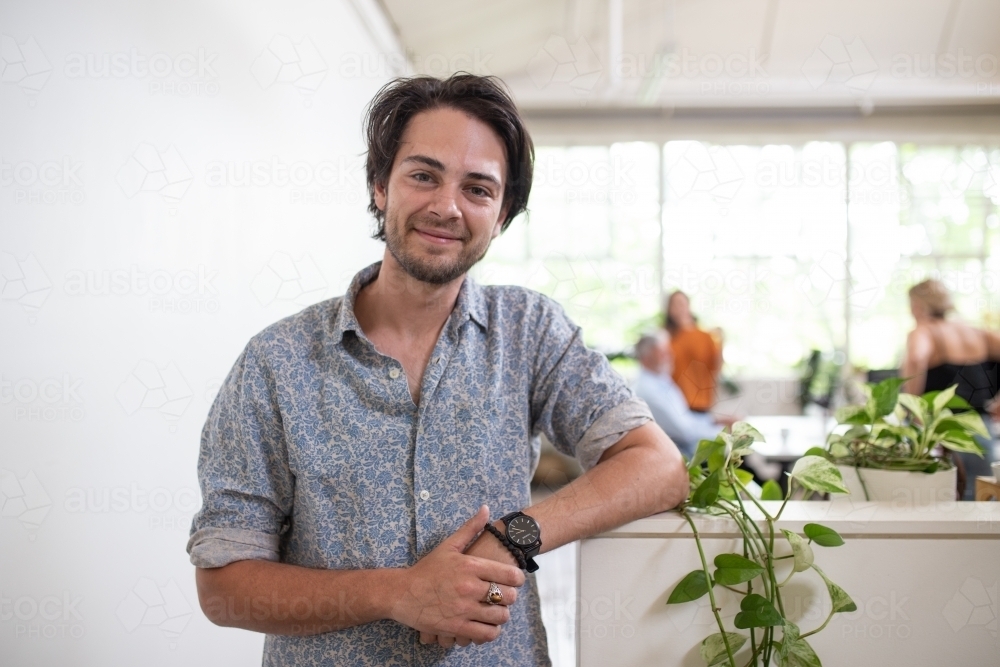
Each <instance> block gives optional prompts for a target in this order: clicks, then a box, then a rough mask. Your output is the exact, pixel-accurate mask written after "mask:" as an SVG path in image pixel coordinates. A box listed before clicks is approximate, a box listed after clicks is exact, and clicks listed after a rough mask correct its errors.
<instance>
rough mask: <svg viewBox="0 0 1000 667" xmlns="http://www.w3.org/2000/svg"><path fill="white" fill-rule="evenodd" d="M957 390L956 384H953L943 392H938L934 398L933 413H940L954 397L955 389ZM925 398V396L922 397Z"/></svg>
mask: <svg viewBox="0 0 1000 667" xmlns="http://www.w3.org/2000/svg"><path fill="white" fill-rule="evenodd" d="M957 388H958V385H957V384H953V385H951V386H950V387H948V388H947V389H945V390H943V391H939V392H938V393H937V394H936V395H935V396H934V398H933V399H932V400H933V401H934V403H933V405H934V412H941V411H942V410H944V409H945V408H946V407H947V406H948V402H949V401H950V400H951V399H953V398H954V397H955V389H957ZM924 397H925V398H926V394H925V395H924Z"/></svg>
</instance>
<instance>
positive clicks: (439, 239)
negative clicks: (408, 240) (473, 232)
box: [413, 229, 461, 245]
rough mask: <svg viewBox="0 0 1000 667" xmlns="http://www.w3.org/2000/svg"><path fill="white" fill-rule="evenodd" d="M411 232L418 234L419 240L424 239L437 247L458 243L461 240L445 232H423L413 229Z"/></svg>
mask: <svg viewBox="0 0 1000 667" xmlns="http://www.w3.org/2000/svg"><path fill="white" fill-rule="evenodd" d="M413 231H415V232H417V234H419V235H420V236H421V238H424V239H426V240H428V241H430V242H431V243H436V244H439V245H447V244H449V243H458V242H459V241H461V239H459V238H457V237H454V236H450V235H448V234H446V233H445V232H438V231H436V230H428V231H424V230H422V229H414V230H413Z"/></svg>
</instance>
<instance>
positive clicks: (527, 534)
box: [507, 514, 538, 547]
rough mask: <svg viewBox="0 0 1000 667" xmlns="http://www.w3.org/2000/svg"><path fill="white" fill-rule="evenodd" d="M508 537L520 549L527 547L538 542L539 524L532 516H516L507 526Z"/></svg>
mask: <svg viewBox="0 0 1000 667" xmlns="http://www.w3.org/2000/svg"><path fill="white" fill-rule="evenodd" d="M507 537H508V538H510V541H511V542H513V543H514V544H516V545H518V546H519V547H526V546H530V545H532V544H534V543H535V542H537V541H538V524H537V523H536V522H535V520H534V519H532V518H531V517H530V516H525V515H523V514H522V515H521V516H516V517H514V518H513V519H511V520H510V523H508V524H507Z"/></svg>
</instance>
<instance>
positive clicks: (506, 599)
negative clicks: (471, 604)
mask: <svg viewBox="0 0 1000 667" xmlns="http://www.w3.org/2000/svg"><path fill="white" fill-rule="evenodd" d="M483 583H484V584H485V586H486V592H485V593H483V595H482V597H481V598H480V600H482V601H483V602H486V603H487V604H490V600H489V594H490V583H489V582H483ZM497 588H499V589H500V597H501V600H500V602H497V603H495V604H502V605H506V606H508V607H509V606H510V605H512V604H514V602H515V601H516V600H517V589H516V588H514V587H513V586H504V585H503V584H497Z"/></svg>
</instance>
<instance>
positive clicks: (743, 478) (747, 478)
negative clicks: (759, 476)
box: [733, 468, 753, 486]
mask: <svg viewBox="0 0 1000 667" xmlns="http://www.w3.org/2000/svg"><path fill="white" fill-rule="evenodd" d="M733 474H734V475H736V479H738V480H740V484H742V485H743V486H746V485H747V484H749V483H750V482H752V481H753V473H752V472H750V471H749V470H744V469H743V468H737V469H736V470H734V471H733Z"/></svg>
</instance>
